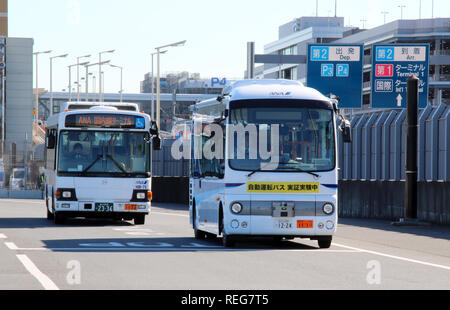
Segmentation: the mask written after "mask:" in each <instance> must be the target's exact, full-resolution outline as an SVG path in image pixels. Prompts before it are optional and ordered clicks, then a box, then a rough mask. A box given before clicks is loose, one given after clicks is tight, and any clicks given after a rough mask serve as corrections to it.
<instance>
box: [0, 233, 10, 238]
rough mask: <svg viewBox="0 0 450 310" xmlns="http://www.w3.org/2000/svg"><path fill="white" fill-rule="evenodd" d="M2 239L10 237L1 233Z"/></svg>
mask: <svg viewBox="0 0 450 310" xmlns="http://www.w3.org/2000/svg"><path fill="white" fill-rule="evenodd" d="M0 239H8V237H6V235H4V234H0Z"/></svg>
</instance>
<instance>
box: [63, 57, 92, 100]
mask: <svg viewBox="0 0 450 310" xmlns="http://www.w3.org/2000/svg"><path fill="white" fill-rule="evenodd" d="M88 63H89V61H86V62H83V63H80V64H78V63H76V64H73V65H70V66H67V68H68V69H69V102H71V101H72V67H76V66H85V65H87V64H88Z"/></svg>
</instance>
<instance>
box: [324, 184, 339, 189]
mask: <svg viewBox="0 0 450 310" xmlns="http://www.w3.org/2000/svg"><path fill="white" fill-rule="evenodd" d="M322 186H325V187H328V188H331V189H338V185H337V184H322Z"/></svg>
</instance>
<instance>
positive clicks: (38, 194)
mask: <svg viewBox="0 0 450 310" xmlns="http://www.w3.org/2000/svg"><path fill="white" fill-rule="evenodd" d="M0 198H11V199H44V193H43V192H42V191H32V190H0Z"/></svg>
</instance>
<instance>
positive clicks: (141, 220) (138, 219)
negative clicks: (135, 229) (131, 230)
mask: <svg viewBox="0 0 450 310" xmlns="http://www.w3.org/2000/svg"><path fill="white" fill-rule="evenodd" d="M144 224H145V214H139V215H136V216H135V217H134V225H144Z"/></svg>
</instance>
